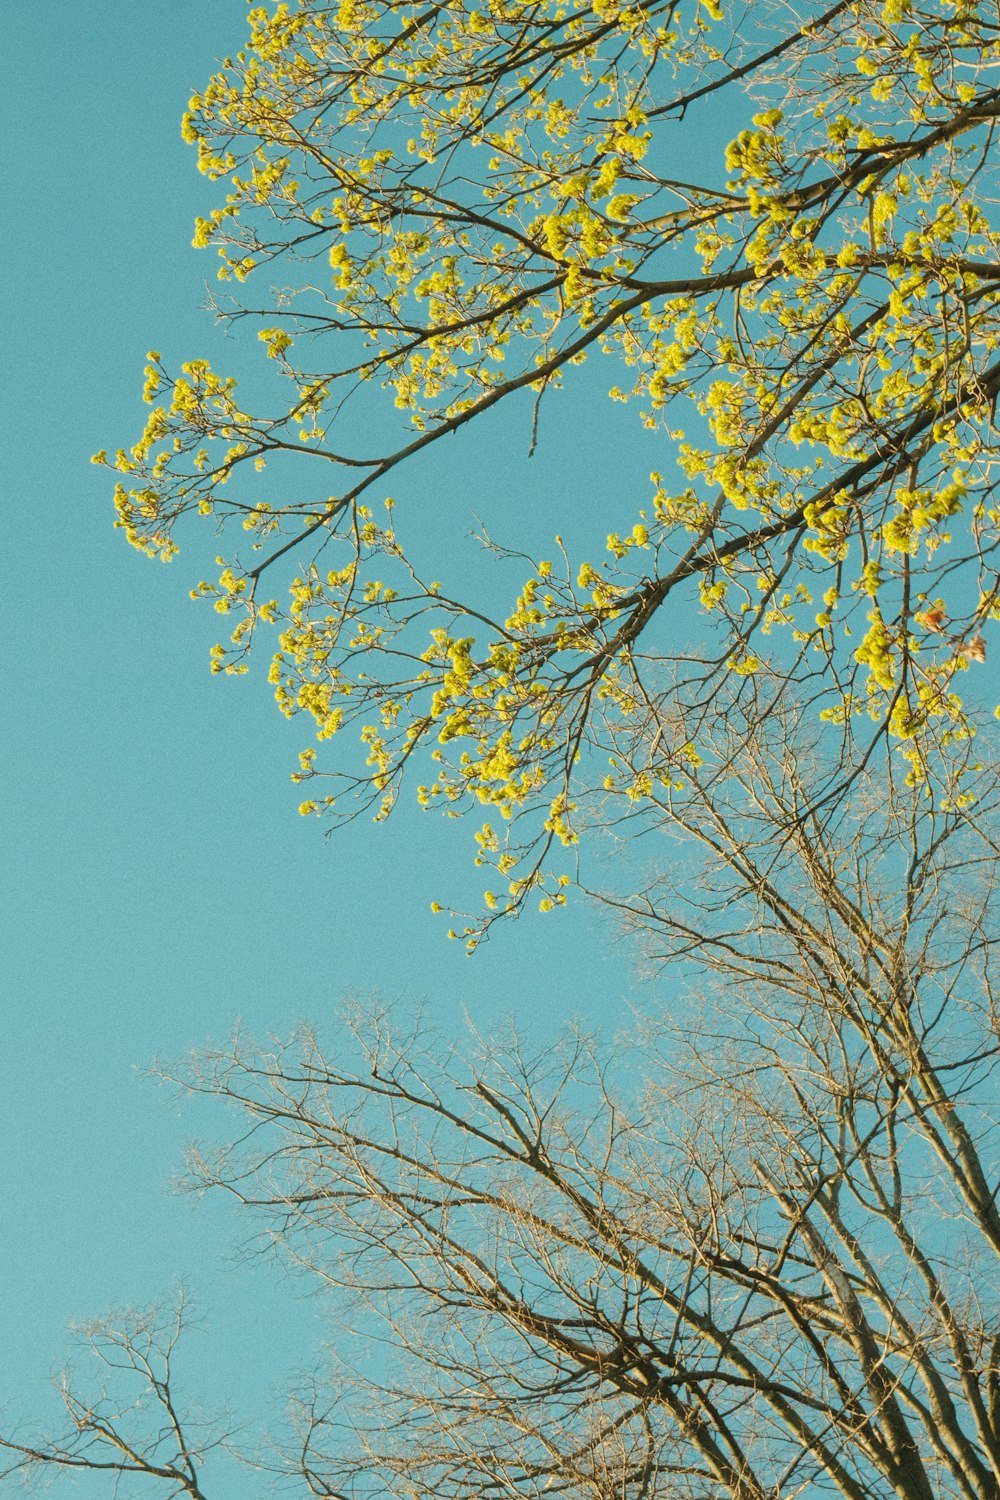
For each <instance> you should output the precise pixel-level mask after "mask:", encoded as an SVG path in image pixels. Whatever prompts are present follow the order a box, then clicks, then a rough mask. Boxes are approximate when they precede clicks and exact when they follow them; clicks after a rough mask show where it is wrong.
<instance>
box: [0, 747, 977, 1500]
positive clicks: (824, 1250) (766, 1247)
mask: <svg viewBox="0 0 1000 1500" xmlns="http://www.w3.org/2000/svg"><path fill="white" fill-rule="evenodd" d="M772 722H773V721H772ZM784 732H785V731H784V726H782V728H781V734H780V735H776V736H775V738H774V741H772V742H766V743H757V744H756V745H755V747H754V748H753V750H747V749H745V748H744V749H742V750H741V751H739V753H738V754H737V756H736V757H735V759H734V764H733V765H732V767H731V770H732V776H731V777H730V778H729V779H728V780H727V781H726V782H725V783H723V785H724V786H725V788H726V796H727V797H730V796H731V788H732V786H733V785H734V784H736V783H738V781H739V780H740V779H741V778H744V779H745V780H746V784H747V786H748V788H749V789H750V792H751V795H752V799H753V806H752V809H751V811H750V813H749V814H742V815H740V821H741V822H742V825H743V826H742V827H741V828H734V827H733V826H731V824H730V808H729V807H728V806H727V805H725V804H722V803H718V802H715V801H713V800H712V797H711V795H709V794H706V796H705V798H704V800H703V802H702V818H701V822H700V827H701V829H702V833H703V837H704V839H705V841H706V845H707V848H708V851H709V855H710V863H711V869H712V872H713V873H714V875H715V876H716V878H717V877H718V874H719V872H720V870H721V871H723V872H724V873H726V874H728V876H729V878H730V882H731V884H730V885H729V886H728V887H727V888H726V889H720V888H719V886H718V884H716V886H715V888H714V889H712V890H709V891H707V892H706V897H705V901H704V903H703V910H702V913H701V916H700V919H698V918H695V917H693V916H692V903H691V901H690V900H687V901H685V903H684V904H683V905H682V906H681V908H680V910H679V912H676V911H672V910H671V908H670V907H669V906H663V907H660V908H658V907H657V905H656V904H655V903H654V902H653V901H652V900H650V901H649V902H648V904H647V906H646V910H645V912H644V919H645V920H646V921H647V923H648V924H650V926H651V927H652V928H653V929H654V930H656V931H658V932H659V933H661V934H662V936H663V938H664V940H665V943H666V945H667V947H668V948H669V949H670V950H672V951H671V952H670V967H669V969H668V973H669V974H670V975H671V976H672V979H673V983H674V984H676V985H680V983H681V981H682V979H683V977H684V970H683V969H682V968H680V967H679V964H681V963H683V958H684V955H685V954H686V955H687V958H688V963H689V965H691V964H693V965H694V972H696V973H700V974H701V975H702V976H704V977H706V979H707V980H708V981H710V980H711V976H712V971H713V970H714V971H715V973H716V975H721V977H722V980H723V983H721V984H720V983H716V984H714V985H713V984H711V983H710V982H709V983H707V985H706V988H705V989H704V993H703V1001H704V1004H703V1006H702V1008H701V1011H700V1015H695V1014H693V1013H692V1007H691V1005H690V1003H689V1004H688V1005H687V1006H685V1005H683V1004H677V1005H675V1006H670V1007H668V1008H667V1012H666V1016H665V1018H663V1019H661V1020H660V1021H658V1022H657V1023H655V1024H654V1025H653V1026H652V1027H651V1028H650V1029H649V1030H648V1031H647V1032H646V1033H645V1034H642V1035H640V1036H639V1037H638V1039H637V1041H636V1044H635V1045H634V1046H633V1047H632V1048H631V1049H630V1050H629V1051H628V1052H617V1051H615V1052H612V1053H610V1054H608V1053H607V1051H606V1049H601V1048H600V1047H595V1046H594V1044H593V1043H592V1041H591V1040H589V1039H588V1038H586V1037H584V1036H581V1035H579V1034H576V1033H573V1032H566V1033H565V1034H564V1036H563V1039H562V1042H561V1045H560V1046H558V1047H552V1046H550V1045H546V1044H545V1043H544V1042H541V1043H539V1042H534V1043H522V1042H520V1041H519V1040H518V1039H517V1037H516V1036H514V1037H512V1038H511V1039H509V1040H508V1042H507V1045H503V1044H502V1039H498V1038H497V1037H495V1036H492V1037H489V1038H473V1039H472V1043H473V1044H472V1045H471V1046H470V1045H468V1044H467V1045H465V1046H461V1045H460V1046H458V1047H456V1046H455V1045H454V1044H453V1043H452V1044H450V1045H449V1044H448V1043H446V1042H445V1040H444V1039H443V1038H442V1037H441V1036H440V1035H436V1034H435V1033H434V1031H433V1028H432V1027H430V1026H428V1025H427V1024H426V1018H424V1017H418V1018H417V1019H416V1020H415V1021H411V1022H410V1023H409V1024H405V1023H401V1022H394V1021H393V1020H392V1019H391V1018H389V1017H387V1016H385V1015H379V1014H377V1013H376V1014H365V1015H361V1016H359V1017H358V1018H357V1019H356V1021H355V1024H354V1033H355V1045H354V1050H353V1059H352V1060H351V1061H350V1062H348V1061H345V1057H347V1056H348V1053H349V1048H348V1041H347V1037H346V1036H345V1035H343V1034H338V1035H337V1036H336V1037H335V1039H334V1041H333V1045H332V1047H331V1048H330V1049H329V1050H326V1051H324V1050H323V1048H322V1047H321V1046H320V1043H319V1042H318V1040H317V1039H316V1037H315V1036H313V1035H311V1034H309V1033H303V1034H300V1035H299V1036H298V1037H296V1038H294V1039H293V1040H292V1041H291V1042H290V1043H289V1044H288V1045H287V1046H285V1047H276V1048H275V1047H272V1048H270V1049H268V1050H266V1051H260V1050H258V1049H255V1048H253V1047H252V1046H249V1045H247V1044H245V1043H242V1042H241V1041H239V1040H237V1041H236V1042H235V1043H234V1044H233V1046H232V1047H231V1048H229V1049H223V1050H221V1051H216V1052H214V1053H210V1054H208V1055H206V1056H204V1057H203V1058H202V1059H201V1061H200V1063H199V1065H198V1068H197V1070H196V1072H195V1073H194V1075H193V1076H191V1075H189V1076H188V1079H187V1081H188V1085H189V1086H190V1087H193V1088H195V1089H199V1090H203V1091H205V1092H207V1093H208V1094H210V1095H212V1096H215V1097H217V1098H218V1099H220V1100H222V1101H225V1102H227V1103H228V1104H230V1105H232V1106H234V1107H235V1109H236V1111H237V1113H238V1115H239V1124H238V1128H237V1131H236V1134H237V1137H238V1144H236V1145H235V1146H233V1147H231V1148H227V1149H224V1150H222V1151H221V1152H217V1153H211V1152H206V1153H203V1154H201V1155H200V1156H196V1158H195V1159H194V1161H193V1171H194V1182H195V1184H196V1185H200V1186H206V1185H207V1186H209V1187H214V1188H222V1189H224V1190H226V1191H228V1192H229V1193H230V1194H232V1195H233V1196H234V1197H235V1198H236V1200H237V1201H238V1203H239V1204H240V1205H241V1209H242V1210H244V1211H250V1212H252V1213H254V1214H255V1215H257V1216H258V1218H260V1219H262V1221H263V1222H262V1225H261V1233H262V1235H263V1238H264V1243H265V1244H270V1245H272V1246H273V1247H274V1248H276V1249H277V1250H278V1251H279V1252H280V1253H282V1254H285V1255H288V1256H289V1257H290V1258H291V1260H292V1261H293V1262H294V1263H295V1264H297V1265H298V1266H299V1267H301V1268H303V1269H304V1270H305V1271H306V1273H307V1274H308V1275H310V1276H313V1277H316V1278H318V1279H319V1280H320V1282H322V1283H323V1284H324V1285H326V1286H328V1287H330V1286H333V1287H336V1288H339V1289H341V1291H342V1292H344V1293H346V1295H347V1297H348V1299H350V1298H353V1304H354V1307H355V1325H356V1326H357V1327H358V1329H359V1330H360V1332H361V1333H362V1334H363V1335H364V1340H365V1345H366V1347H367V1348H369V1349H370V1350H373V1351H374V1353H373V1354H372V1357H371V1358H370V1359H368V1360H367V1361H365V1360H362V1361H361V1362H360V1364H358V1365H355V1366H354V1367H349V1366H348V1367H346V1368H345V1359H346V1357H347V1354H346V1349H345V1348H344V1346H343V1343H342V1341H338V1343H337V1345H336V1347H335V1350H334V1351H333V1352H332V1354H331V1359H330V1361H329V1364H330V1369H329V1370H328V1369H326V1368H325V1367H324V1366H322V1365H321V1366H320V1367H319V1368H318V1370H317V1373H316V1377H315V1379H314V1381H313V1382H312V1383H311V1384H309V1385H308V1386H307V1387H306V1388H305V1389H304V1390H302V1391H300V1392H299V1393H298V1394H297V1398H296V1401H295V1404H294V1407H293V1412H292V1431H291V1433H290V1434H289V1435H288V1437H287V1439H286V1442H285V1444H284V1448H283V1451H282V1452H281V1453H280V1454H279V1455H278V1456H277V1457H275V1458H273V1459H271V1460H269V1461H268V1467H269V1468H271V1469H274V1470H276V1471H278V1472H279V1473H282V1474H283V1475H284V1476H285V1477H286V1479H288V1480H292V1481H294V1482H295V1489H294V1492H295V1493H298V1494H300V1495H305V1496H307V1497H308V1496H316V1497H323V1500H328V1497H331V1496H338V1497H339V1496H352V1497H359V1496H364V1495H373V1496H375V1495H378V1496H382V1495H390V1496H406V1497H427V1500H431V1497H435V1500H439V1497H449V1496H454V1497H456V1500H457V1497H464V1496H467V1495H471V1494H477V1495H478V1494H484V1493H485V1494H496V1495H502V1496H507V1497H510V1500H515V1497H521V1496H524V1497H529V1496H530V1497H535V1496H538V1495H541V1494H545V1493H549V1492H552V1493H555V1494H566V1495H573V1496H591V1497H595V1500H606V1497H608V1496H611V1495H614V1496H620V1497H625V1500H632V1497H647V1496H649V1497H654V1496H671V1497H674V1496H676V1497H682V1496H688V1497H697V1500H723V1497H725V1500H786V1497H792V1496H799V1495H802V1496H809V1497H813V1496H821V1495H837V1496H842V1497H847V1500H876V1497H877V1500H883V1497H885V1500H888V1497H891V1496H894V1497H899V1500H915V1497H919V1500H943V1497H952V1496H954V1497H959V1496H960V1497H964V1500H993V1497H995V1496H996V1495H997V1494H998V1493H1000V1305H998V1300H1000V1299H998V1290H997V1289H998V1286H1000V1281H998V1277H997V1270H998V1266H1000V1212H998V1204H997V1193H996V1183H997V1180H998V1173H1000V1160H998V1156H1000V1151H998V1146H1000V1129H998V1122H997V1118H996V1098H997V1075H998V1066H997V1060H998V1044H1000V1024H998V1007H997V998H998V997H997V995H996V993H995V990H994V989H993V988H992V986H991V977H990V976H991V964H992V969H993V970H994V971H995V969H996V965H995V962H993V960H994V956H995V947H996V939H995V926H994V927H993V929H992V930H993V932H994V937H993V939H992V941H991V940H990V937H989V932H990V930H991V927H990V903H991V901H992V902H993V903H994V904H995V899H996V890H997V888H998V886H997V881H996V878H995V877H996V861H995V859H993V860H992V861H989V862H988V863H987V862H986V861H982V859H981V850H982V847H983V846H982V843H981V842H980V843H978V845H977V842H976V841H975V839H974V836H973V834H972V831H971V830H970V827H969V825H968V823H967V821H966V820H965V818H964V816H963V814H962V813H961V811H958V810H955V811H952V812H950V813H947V814H937V813H932V812H929V811H928V810H927V809H926V805H925V802H924V800H923V797H922V794H921V792H920V790H919V789H911V793H910V797H911V801H910V822H909V824H908V825H907V824H906V822H905V810H904V808H903V807H902V806H901V805H900V806H897V807H896V808H895V809H894V812H893V819H894V821H895V823H896V835H895V842H894V844H893V845H892V846H890V848H889V850H888V851H887V850H886V849H885V848H884V847H882V848H880V847H879V846H878V844H877V843H876V844H875V845H872V843H871V842H870V841H869V838H868V830H869V828H870V825H871V821H872V819H871V807H873V806H877V803H874V802H871V803H870V799H871V798H877V797H878V796H879V794H880V785H879V783H880V777H879V776H878V775H876V774H874V773H871V772H866V773H864V775H863V776H861V777H859V778H858V781H856V782H855V789H856V790H855V793H854V796H855V807H854V811H855V813H856V814H857V816H856V819H855V829H854V835H853V838H850V837H848V834H847V823H848V812H849V810H848V809H846V808H842V813H843V816H842V819H841V826H840V834H839V838H838V842H837V845H836V847H833V846H831V842H830V839H829V836H828V833H827V831H826V830H825V829H824V828H823V826H822V825H821V823H820V822H819V820H818V819H817V818H816V817H815V816H804V817H797V818H794V819H793V820H792V821H791V822H790V823H789V824H786V825H785V826H788V827H789V829H790V832H789V837H788V840H787V842H786V843H785V845H784V847H783V848H782V850H781V851H780V853H779V854H778V855H776V854H775V847H774V846H775V837H774V830H775V828H776V827H779V826H781V822H780V820H782V819H784V818H785V816H786V814H787V813H788V812H789V810H790V809H792V808H794V806H795V804H796V801H797V800H798V799H800V798H801V797H802V795H803V790H804V789H803V786H802V781H801V776H800V774H799V770H798V766H797V764H796V758H795V757H794V755H793V754H791V753H790V752H787V751H786V752H785V753H784V754H783V755H782V754H779V755H777V756H776V755H775V753H774V752H775V745H776V744H779V745H780V744H781V743H782V739H783V736H784ZM744 745H745V741H744ZM861 782H865V783H866V785H865V786H864V787H863V788H862V787H861V786H860V783H861ZM994 795H995V792H994ZM865 804H870V805H868V806H866V805H865ZM994 806H995V804H994ZM988 810H990V811H992V810H993V806H991V807H990V808H989V809H988ZM758 818H759V819H760V824H761V827H762V828H763V829H764V834H763V836H761V837H760V838H758V839H754V837H753V833H752V827H753V823H754V820H755V819H758ZM977 863H978V864H979V865H980V868H979V870H978V871H977ZM900 867H902V869H903V872H904V873H903V876H902V879H901V878H900V875H899V869H900ZM977 876H978V877H979V878H977ZM696 921H697V922H698V925H697V926H696V925H695V924H696ZM688 977H689V978H690V977H691V971H690V968H689V973H688ZM678 998H682V997H678ZM350 1306H351V1301H350V1300H347V1301H345V1300H343V1299H341V1300H338V1302H337V1305H336V1316H337V1326H338V1327H339V1328H341V1329H342V1327H343V1324H344V1323H345V1322H347V1323H350V1321H351V1318H350V1311H349V1309H350ZM102 1333H103V1336H104V1337H106V1336H107V1335H106V1331H102ZM139 1336H140V1338H141V1339H142V1340H143V1341H144V1340H145V1339H146V1336H147V1325H145V1324H141V1325H140V1328H139ZM118 1337H119V1338H122V1337H123V1338H124V1341H125V1347H126V1349H127V1350H128V1354H127V1363H126V1374H127V1375H128V1376H129V1377H130V1378H133V1377H134V1376H135V1373H136V1371H138V1374H139V1376H140V1377H141V1378H142V1379H143V1380H144V1381H145V1382H146V1383H147V1386H148V1389H147V1393H146V1394H147V1397H149V1398H151V1399H152V1400H153V1402H154V1403H155V1405H156V1407H157V1408H158V1414H157V1415H156V1416H155V1420H152V1421H151V1420H150V1418H149V1416H148V1414H147V1412H146V1410H145V1408H144V1407H143V1406H142V1405H141V1403H140V1406H139V1411H138V1414H136V1410H135V1405H134V1398H133V1399H128V1398H126V1397H124V1396H118V1395H117V1393H112V1392H110V1391H109V1392H107V1393H105V1395H104V1399H103V1401H101V1402H99V1401H96V1400H94V1399H93V1398H92V1397H91V1396H90V1395H89V1394H87V1393H77V1392H76V1391H74V1392H73V1393H72V1395H71V1398H70V1401H69V1403H68V1404H69V1408H70V1416H71V1418H72V1419H73V1424H74V1428H75V1430H73V1431H71V1433H70V1434H69V1436H68V1437H61V1438H57V1439H56V1440H55V1441H49V1442H41V1441H37V1440H27V1439H24V1438H21V1439H16V1440H15V1439H10V1438H8V1439H6V1440H5V1442H4V1446H5V1447H6V1448H7V1450H8V1452H9V1453H10V1455H11V1463H12V1471H13V1472H20V1471H23V1470H25V1469H26V1470H27V1471H28V1472H29V1473H31V1472H35V1473H42V1474H44V1473H47V1472H49V1471H50V1470H51V1469H52V1468H53V1467H55V1466H59V1467H65V1466H66V1465H67V1464H70V1463H75V1464H82V1465H85V1466H90V1467H92V1468H93V1469H94V1470H97V1471H102V1472H103V1470H105V1469H106V1468H107V1467H109V1466H110V1467H112V1468H114V1469H115V1470H116V1472H117V1471H120V1470H124V1471H125V1472H126V1473H135V1472H139V1473H142V1474H144V1475H146V1476H147V1477H150V1478H152V1479H155V1480H157V1481H159V1483H160V1485H161V1486H163V1487H166V1488H168V1489H169V1491H170V1492H171V1493H177V1492H179V1491H180V1490H186V1491H187V1492H188V1493H189V1494H190V1495H191V1496H192V1497H193V1500H200V1496H201V1494H202V1490H201V1489H200V1488H199V1484H200V1481H199V1478H198V1474H199V1466H200V1450H199V1441H204V1439H200V1440H199V1439H196V1438H193V1437H190V1436H188V1435H187V1434H186V1433H185V1432H184V1429H183V1427H182V1426H181V1425H179V1424H178V1423H177V1422H176V1420H175V1418H174V1415H173V1414H174V1412H175V1410H176V1398H175V1396H174V1395H173V1394H172V1393H171V1392H170V1390H169V1386H168V1382H167V1380H166V1377H165V1376H164V1375H160V1374H157V1375H156V1376H150V1374H149V1373H148V1372H149V1366H150V1363H151V1361H150V1359H149V1356H148V1354H147V1352H146V1348H145V1343H144V1342H143V1343H142V1345H141V1348H142V1353H141V1356H140V1357H139V1358H138V1359H137V1358H136V1356H135V1353H134V1341H135V1338H136V1334H135V1333H134V1332H128V1331H126V1333H125V1334H124V1335H118ZM164 1410H166V1412H167V1413H168V1417H169V1420H168V1421H167V1422H164V1421H163V1411H164ZM137 1432H138V1434H139V1436H137ZM150 1433H152V1436H150ZM123 1454H124V1455H125V1458H124V1460H123V1458H122V1455H123Z"/></svg>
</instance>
